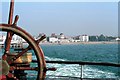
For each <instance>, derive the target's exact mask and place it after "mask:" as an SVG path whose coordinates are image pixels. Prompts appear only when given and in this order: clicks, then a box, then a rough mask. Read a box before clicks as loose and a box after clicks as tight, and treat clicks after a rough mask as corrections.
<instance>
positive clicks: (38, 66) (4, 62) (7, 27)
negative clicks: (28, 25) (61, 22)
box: [0, 0, 47, 80]
mask: <svg viewBox="0 0 120 80" xmlns="http://www.w3.org/2000/svg"><path fill="white" fill-rule="evenodd" d="M13 10H14V0H11V2H10V13H9V20H8V24H0V31H1V32H0V33H4V32H5V34H6V35H7V37H6V40H5V43H4V48H3V50H2V56H1V57H0V80H1V78H2V80H26V79H27V78H24V77H26V76H27V75H28V74H29V73H32V72H29V73H27V72H28V71H34V72H35V73H37V74H36V75H35V76H36V78H34V80H44V78H45V76H46V70H47V69H46V62H45V59H44V54H43V51H42V49H41V47H40V46H39V42H40V41H42V40H43V39H44V38H45V35H43V36H42V37H41V38H40V39H38V40H34V38H33V37H32V36H31V35H30V34H29V33H27V32H26V31H25V30H23V29H21V28H20V27H18V26H17V21H18V18H19V17H18V16H16V17H15V20H14V22H13V23H12V20H13ZM14 35H17V36H19V37H21V38H23V39H24V40H25V42H26V43H27V44H28V45H27V47H23V48H22V49H21V51H19V52H13V51H12V52H11V40H12V37H13V36H14ZM29 50H32V53H28V51H29ZM0 54H1V53H0ZM33 57H36V62H37V63H35V65H34V63H33V60H32V58H33ZM32 74H33V75H34V73H32ZM30 76H32V75H28V77H30ZM21 77H22V78H21ZM32 80H33V79H32Z"/></svg>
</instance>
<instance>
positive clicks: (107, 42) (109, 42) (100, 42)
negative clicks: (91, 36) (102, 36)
mask: <svg viewBox="0 0 120 80" xmlns="http://www.w3.org/2000/svg"><path fill="white" fill-rule="evenodd" d="M53 44H55V45H64V44H66V45H69V44H118V42H117V41H116V42H115V41H114V42H111V41H99V42H69V43H49V42H43V43H40V45H53Z"/></svg>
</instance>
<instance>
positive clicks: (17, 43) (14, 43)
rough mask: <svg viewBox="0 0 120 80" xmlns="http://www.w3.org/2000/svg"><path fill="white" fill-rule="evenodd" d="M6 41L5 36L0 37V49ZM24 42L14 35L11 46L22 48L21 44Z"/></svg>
mask: <svg viewBox="0 0 120 80" xmlns="http://www.w3.org/2000/svg"><path fill="white" fill-rule="evenodd" d="M5 40H6V35H0V47H4V44H5ZM23 42H25V40H23V38H21V37H19V36H17V35H14V36H13V37H12V40H11V46H22V43H23Z"/></svg>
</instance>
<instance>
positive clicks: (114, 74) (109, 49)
mask: <svg viewBox="0 0 120 80" xmlns="http://www.w3.org/2000/svg"><path fill="white" fill-rule="evenodd" d="M40 46H41V48H42V50H43V52H44V55H45V59H46V60H48V61H91V62H110V63H118V62H119V61H120V58H119V56H120V53H119V49H118V48H119V47H118V44H62V45H59V44H53V45H46V44H45V45H44V44H42V45H40ZM12 51H13V49H11V52H12ZM2 52H3V50H2V51H1V53H2ZM31 52H33V51H31ZM0 55H1V54H0ZM32 58H33V59H36V56H35V55H33V56H32ZM31 67H36V64H35V63H31ZM47 67H55V68H57V70H56V71H47V74H46V75H47V77H48V76H49V77H52V78H54V77H55V76H69V77H78V78H79V77H81V66H80V65H78V64H74V65H68V64H67V65H66V64H48V63H47ZM82 68H83V71H82V78H118V79H119V78H120V71H119V70H120V69H118V68H117V67H108V66H107V67H106V66H93V65H84V66H83V67H82ZM27 73H30V75H29V76H28V78H31V79H32V80H34V79H35V78H34V76H32V75H37V72H36V71H33V72H32V71H27ZM63 80H64V79H63ZM78 80H79V79H78Z"/></svg>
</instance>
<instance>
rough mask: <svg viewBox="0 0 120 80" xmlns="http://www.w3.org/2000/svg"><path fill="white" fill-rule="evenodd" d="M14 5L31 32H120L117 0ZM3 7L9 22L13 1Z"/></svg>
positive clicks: (66, 33)
mask: <svg viewBox="0 0 120 80" xmlns="http://www.w3.org/2000/svg"><path fill="white" fill-rule="evenodd" d="M0 4H1V3H0ZM14 7H15V8H14V16H15V15H19V21H18V26H20V27H21V28H23V29H24V30H26V31H27V32H29V33H30V34H31V35H38V34H39V33H45V34H46V35H51V33H56V34H60V33H64V34H65V35H67V36H76V35H83V34H87V35H100V34H104V35H108V36H117V35H118V3H117V2H15V6H14ZM1 9H2V21H0V23H1V22H2V23H7V22H8V13H9V3H8V2H2V8H1ZM0 14H1V13H0ZM0 18H1V17H0Z"/></svg>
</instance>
